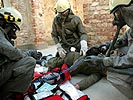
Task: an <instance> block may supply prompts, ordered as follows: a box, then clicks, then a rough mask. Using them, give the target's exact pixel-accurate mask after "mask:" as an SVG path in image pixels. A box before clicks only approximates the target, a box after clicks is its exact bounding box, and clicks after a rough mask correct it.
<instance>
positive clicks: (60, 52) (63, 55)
mask: <svg viewBox="0 0 133 100" xmlns="http://www.w3.org/2000/svg"><path fill="white" fill-rule="evenodd" d="M56 47H57V51H58V53H59V55H60V57H61V58H64V57H65V56H66V53H67V52H66V50H65V49H63V48H62V46H61V44H60V43H58V44H56Z"/></svg>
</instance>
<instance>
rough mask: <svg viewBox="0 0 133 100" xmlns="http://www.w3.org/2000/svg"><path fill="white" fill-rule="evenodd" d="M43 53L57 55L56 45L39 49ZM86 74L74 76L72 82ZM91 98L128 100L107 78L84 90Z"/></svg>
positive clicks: (97, 99) (94, 99)
mask: <svg viewBox="0 0 133 100" xmlns="http://www.w3.org/2000/svg"><path fill="white" fill-rule="evenodd" d="M39 51H41V52H42V53H43V55H48V54H52V55H53V56H55V53H56V47H55V46H50V47H48V48H47V49H44V50H39ZM85 77H86V76H84V75H77V76H74V77H72V80H71V82H72V83H76V82H78V81H80V80H81V79H83V78H85ZM83 92H84V93H85V94H87V95H88V96H89V97H90V99H91V100H128V99H127V98H126V97H125V96H124V95H123V94H122V93H120V92H119V91H118V90H117V89H116V88H115V87H113V86H112V84H111V83H110V82H109V81H107V80H106V79H105V78H103V79H101V80H100V81H99V82H97V83H96V84H94V85H92V86H91V87H89V88H87V89H86V90H84V91H83Z"/></svg>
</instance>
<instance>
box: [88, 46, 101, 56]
mask: <svg viewBox="0 0 133 100" xmlns="http://www.w3.org/2000/svg"><path fill="white" fill-rule="evenodd" d="M100 53H101V52H100V51H99V47H97V46H95V47H91V48H89V49H88V50H87V52H86V56H92V55H94V56H97V55H98V54H100Z"/></svg>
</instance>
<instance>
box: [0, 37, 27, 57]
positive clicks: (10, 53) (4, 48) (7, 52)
mask: <svg viewBox="0 0 133 100" xmlns="http://www.w3.org/2000/svg"><path fill="white" fill-rule="evenodd" d="M0 54H2V55H4V56H6V57H7V58H8V59H9V60H18V59H21V58H23V57H24V56H25V54H24V53H23V52H22V51H21V50H20V49H18V48H16V47H14V46H13V45H12V44H11V43H10V42H9V41H7V40H6V39H5V38H3V37H0Z"/></svg>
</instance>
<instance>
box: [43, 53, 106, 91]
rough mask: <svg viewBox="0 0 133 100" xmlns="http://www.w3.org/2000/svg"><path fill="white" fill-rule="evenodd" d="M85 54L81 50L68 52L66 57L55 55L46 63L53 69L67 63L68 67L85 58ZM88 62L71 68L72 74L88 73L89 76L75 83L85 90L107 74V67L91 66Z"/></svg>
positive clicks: (78, 87) (77, 86)
mask: <svg viewBox="0 0 133 100" xmlns="http://www.w3.org/2000/svg"><path fill="white" fill-rule="evenodd" d="M84 57H85V56H81V55H80V53H79V52H69V53H67V54H66V56H65V57H64V58H61V57H53V58H51V59H49V60H48V62H47V63H46V64H45V66H46V67H48V68H49V69H53V68H56V67H59V68H61V66H62V65H63V64H64V63H65V64H67V65H68V67H71V66H72V65H74V64H75V63H76V62H79V61H80V60H81V59H84ZM88 64H89V63H88V62H81V63H80V64H79V65H77V66H75V68H74V69H72V70H70V73H71V75H72V76H75V75H77V74H79V73H80V74H84V75H87V78H85V79H83V80H81V81H80V82H78V83H76V84H74V85H75V87H76V88H77V89H79V90H84V89H86V88H88V87H89V86H91V85H93V84H95V83H96V82H98V81H99V80H100V79H101V78H102V77H104V76H105V72H106V69H103V68H100V67H98V66H97V67H91V66H90V64H89V65H88Z"/></svg>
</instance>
